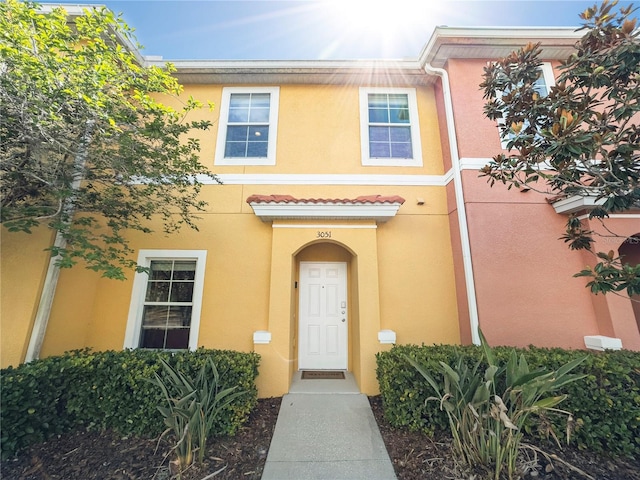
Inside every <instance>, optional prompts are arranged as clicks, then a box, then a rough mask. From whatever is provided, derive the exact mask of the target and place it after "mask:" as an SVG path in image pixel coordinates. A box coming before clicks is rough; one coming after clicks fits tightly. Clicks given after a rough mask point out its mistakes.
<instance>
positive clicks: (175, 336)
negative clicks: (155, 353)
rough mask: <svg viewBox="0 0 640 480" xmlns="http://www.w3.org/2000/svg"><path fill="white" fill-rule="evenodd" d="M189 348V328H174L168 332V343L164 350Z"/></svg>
mask: <svg viewBox="0 0 640 480" xmlns="http://www.w3.org/2000/svg"><path fill="white" fill-rule="evenodd" d="M188 347H189V329H188V328H172V329H171V330H167V335H166V342H165V346H164V348H170V349H174V350H175V349H185V348H188Z"/></svg>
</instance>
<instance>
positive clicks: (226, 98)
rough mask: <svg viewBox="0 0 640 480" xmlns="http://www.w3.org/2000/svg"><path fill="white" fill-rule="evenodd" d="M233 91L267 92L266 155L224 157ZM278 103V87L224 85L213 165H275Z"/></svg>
mask: <svg viewBox="0 0 640 480" xmlns="http://www.w3.org/2000/svg"><path fill="white" fill-rule="evenodd" d="M234 93H245V94H246V93H268V94H270V98H269V122H268V125H269V141H268V144H267V156H266V157H225V147H226V141H227V127H228V124H229V107H230V104H231V95H232V94H234ZM279 103H280V87H224V88H223V89H222V99H221V101H220V117H219V122H218V139H217V142H216V152H215V158H214V164H215V165H275V164H276V142H277V139H278V106H279Z"/></svg>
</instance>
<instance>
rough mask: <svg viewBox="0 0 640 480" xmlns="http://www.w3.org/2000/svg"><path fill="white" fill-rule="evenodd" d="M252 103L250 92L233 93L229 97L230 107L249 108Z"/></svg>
mask: <svg viewBox="0 0 640 480" xmlns="http://www.w3.org/2000/svg"><path fill="white" fill-rule="evenodd" d="M249 105H251V94H250V93H232V94H231V98H230V99H229V107H231V108H249Z"/></svg>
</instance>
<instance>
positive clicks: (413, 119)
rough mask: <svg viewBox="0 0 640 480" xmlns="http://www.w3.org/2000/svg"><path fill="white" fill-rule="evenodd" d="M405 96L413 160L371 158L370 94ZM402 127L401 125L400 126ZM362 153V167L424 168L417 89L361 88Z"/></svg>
mask: <svg viewBox="0 0 640 480" xmlns="http://www.w3.org/2000/svg"><path fill="white" fill-rule="evenodd" d="M381 93H383V94H405V95H407V101H408V104H409V123H406V124H401V125H406V126H408V127H409V128H410V130H411V148H412V155H413V156H412V158H393V157H371V156H370V154H369V149H370V142H369V126H370V124H369V94H381ZM399 125H400V124H399ZM360 152H361V156H362V165H364V166H382V167H422V166H423V163H422V142H421V139H420V122H419V117H418V100H417V94H416V89H415V88H385V87H360Z"/></svg>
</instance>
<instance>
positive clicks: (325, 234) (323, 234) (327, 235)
mask: <svg viewBox="0 0 640 480" xmlns="http://www.w3.org/2000/svg"><path fill="white" fill-rule="evenodd" d="M316 238H331V230H327V231H324V232H320V231H318V232H316Z"/></svg>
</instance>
